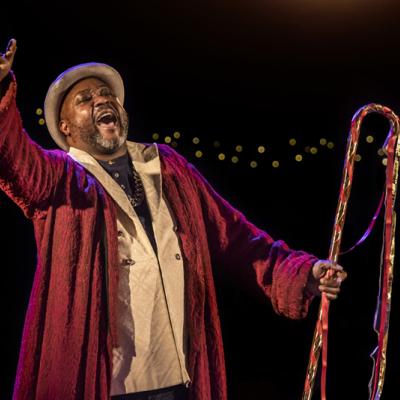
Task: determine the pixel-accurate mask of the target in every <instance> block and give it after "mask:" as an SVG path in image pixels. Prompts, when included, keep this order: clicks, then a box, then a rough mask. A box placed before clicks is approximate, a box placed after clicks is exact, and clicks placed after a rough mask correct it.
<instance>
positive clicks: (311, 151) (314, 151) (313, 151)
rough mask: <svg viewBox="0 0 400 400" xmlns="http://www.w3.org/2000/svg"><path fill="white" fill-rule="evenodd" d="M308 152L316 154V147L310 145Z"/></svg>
mask: <svg viewBox="0 0 400 400" xmlns="http://www.w3.org/2000/svg"><path fill="white" fill-rule="evenodd" d="M310 153H311V154H317V153H318V149H317V148H316V147H311V149H310Z"/></svg>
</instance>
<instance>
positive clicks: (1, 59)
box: [0, 39, 17, 82]
mask: <svg viewBox="0 0 400 400" xmlns="http://www.w3.org/2000/svg"><path fill="white" fill-rule="evenodd" d="M16 51H17V41H16V40H15V39H11V40H10V41H9V42H8V45H7V49H6V52H5V53H4V54H3V53H0V82H1V81H2V80H3V79H4V78H5V77H6V76H7V75H8V73H9V72H10V69H11V67H12V64H13V61H14V56H15V52H16Z"/></svg>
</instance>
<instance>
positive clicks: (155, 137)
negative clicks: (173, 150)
mask: <svg viewBox="0 0 400 400" xmlns="http://www.w3.org/2000/svg"><path fill="white" fill-rule="evenodd" d="M152 138H153V140H158V139H159V138H160V135H159V134H158V133H153V136H152Z"/></svg>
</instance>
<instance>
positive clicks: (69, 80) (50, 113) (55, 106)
mask: <svg viewBox="0 0 400 400" xmlns="http://www.w3.org/2000/svg"><path fill="white" fill-rule="evenodd" d="M91 77H93V78H98V79H100V80H102V81H103V82H104V83H106V84H107V85H108V86H110V88H111V89H112V91H113V92H114V93H115V95H116V96H117V98H118V100H119V101H120V103H121V105H123V104H124V95H125V90H124V82H123V81H122V78H121V75H120V74H119V73H118V71H116V70H115V69H114V68H112V67H110V66H109V65H107V64H100V63H96V62H91V63H86V64H79V65H75V66H74V67H71V68H69V69H67V70H66V71H64V72H63V73H62V74H61V75H59V76H58V78H57V79H56V80H55V81H54V82H53V83H52V84H51V85H50V87H49V90H48V91H47V95H46V99H45V101H44V117H45V120H46V125H47V128H48V130H49V132H50V135H51V136H52V137H53V139H54V141H55V142H56V143H57V144H58V146H60V147H61V148H62V149H63V150H65V151H68V149H69V146H68V144H67V142H66V140H65V135H64V134H63V133H62V132H61V131H60V129H59V127H58V124H59V121H60V107H61V104H62V102H63V100H64V97H65V95H66V94H67V92H68V90H69V89H70V88H71V87H72V86H73V85H74V84H75V83H77V82H78V81H80V80H81V79H84V78H91Z"/></svg>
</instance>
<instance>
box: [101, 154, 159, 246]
mask: <svg viewBox="0 0 400 400" xmlns="http://www.w3.org/2000/svg"><path fill="white" fill-rule="evenodd" d="M97 161H98V162H99V164H100V165H101V166H102V167H103V168H104V169H105V170H106V171H107V172H108V174H109V175H110V176H111V177H112V178H113V179H114V181H115V182H117V183H118V185H119V186H120V187H121V188H122V189H123V191H124V192H125V193H126V195H127V196H128V199H129V200H130V202H131V204H132V206H134V209H135V211H136V214H137V215H138V217H139V219H140V222H141V223H142V225H143V228H144V230H145V231H146V233H147V236H148V238H149V240H150V243H151V245H152V246H153V249H154V251H155V253H156V254H157V244H156V240H155V237H154V231H153V225H152V223H151V215H150V211H149V207H148V205H147V201H146V196H144V198H143V201H142V202H141V203H140V204H138V205H134V203H133V201H132V198H134V193H135V190H137V189H138V188H136V185H135V179H134V175H133V171H134V168H135V167H134V166H133V163H132V161H131V159H130V157H129V154H128V153H126V154H124V155H123V156H120V157H117V158H114V159H112V160H110V161H101V160H97Z"/></svg>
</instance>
